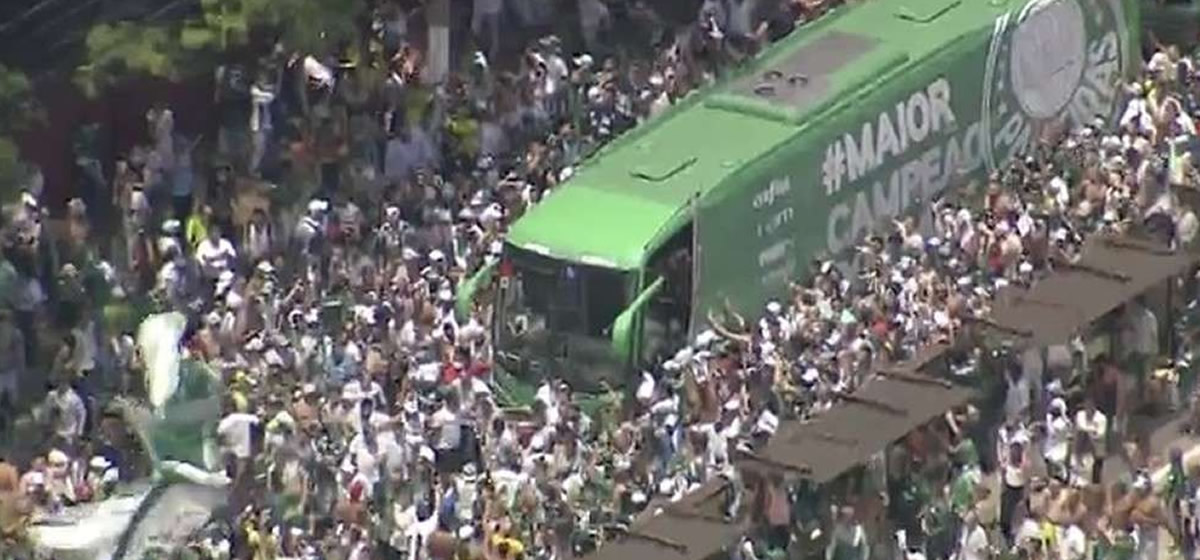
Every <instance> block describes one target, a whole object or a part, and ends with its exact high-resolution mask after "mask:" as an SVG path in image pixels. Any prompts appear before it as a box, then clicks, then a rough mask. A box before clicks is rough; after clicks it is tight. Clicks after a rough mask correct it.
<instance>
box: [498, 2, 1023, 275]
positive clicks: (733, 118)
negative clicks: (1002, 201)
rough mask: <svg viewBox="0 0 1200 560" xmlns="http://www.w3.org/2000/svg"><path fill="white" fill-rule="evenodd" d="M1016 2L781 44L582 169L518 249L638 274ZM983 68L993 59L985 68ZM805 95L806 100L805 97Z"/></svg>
mask: <svg viewBox="0 0 1200 560" xmlns="http://www.w3.org/2000/svg"><path fill="white" fill-rule="evenodd" d="M1010 4H1013V5H1017V4H1019V2H1018V0H990V1H988V0H901V1H900V2H866V3H862V4H857V5H854V6H850V7H846V8H842V9H841V12H840V13H837V14H832V15H831V16H829V17H826V18H824V19H821V20H818V21H817V22H814V23H813V24H810V25H809V26H808V27H805V28H802V29H800V30H798V31H797V32H795V33H793V34H792V35H791V36H789V37H787V38H786V39H784V40H782V41H780V42H779V43H778V44H776V45H774V46H772V47H771V48H770V49H769V50H768V51H767V52H765V53H764V54H763V55H762V56H761V57H760V58H759V60H757V61H755V63H754V64H752V65H751V66H750V67H749V68H747V69H745V70H744V71H741V72H739V74H738V76H737V77H734V78H733V79H731V80H726V81H724V82H722V83H720V84H718V85H717V86H715V87H714V88H712V89H710V90H709V91H708V92H705V93H703V94H698V95H694V96H692V97H693V98H692V99H689V100H688V101H687V102H685V103H683V104H681V105H680V106H678V107H675V108H674V109H673V110H672V111H670V112H669V113H668V114H666V115H663V116H662V117H660V118H658V119H656V120H655V121H653V122H651V123H648V124H647V125H645V126H642V127H639V128H637V129H634V130H633V131H631V132H630V133H629V134H626V135H625V136H624V137H622V138H620V139H618V140H617V141H616V142H613V143H612V144H611V145H610V146H608V147H607V148H605V149H604V150H602V151H601V152H600V153H598V154H596V155H595V156H593V157H592V158H591V159H590V160H589V161H587V162H585V163H584V164H582V165H581V167H580V168H579V169H578V171H577V172H576V174H575V176H574V177H572V178H571V179H570V180H569V181H568V182H567V183H565V184H564V185H563V186H562V187H560V188H559V189H558V190H557V192H554V193H552V194H550V195H549V196H547V197H546V199H545V200H544V201H543V202H542V203H541V204H539V205H538V206H536V207H535V208H533V209H531V210H530V211H529V213H528V214H526V215H525V216H523V217H522V218H521V219H520V220H518V221H517V223H515V224H514V225H513V228H512V230H511V232H510V235H509V241H510V242H511V243H513V244H515V245H517V246H522V247H536V248H537V249H538V250H540V251H541V252H544V253H548V254H549V255H551V256H553V257H555V258H561V259H565V260H570V261H576V262H585V261H590V262H591V264H598V265H605V266H609V267H612V268H620V269H633V268H637V267H639V266H640V265H641V264H642V262H643V260H644V259H645V258H646V252H647V250H648V249H650V248H651V246H652V245H653V244H654V242H655V241H656V240H657V239H658V238H659V237H660V236H663V235H666V234H669V233H670V232H672V231H674V230H675V229H676V228H677V227H678V226H679V225H680V224H682V223H685V222H686V219H685V218H686V215H687V207H688V205H689V204H690V202H691V201H692V200H693V199H694V198H697V197H699V198H708V197H711V196H715V195H719V194H721V193H719V191H720V190H721V186H722V185H724V184H728V185H731V186H730V188H736V185H737V183H734V182H726V181H725V180H726V179H727V178H729V177H730V176H731V175H733V174H734V173H736V172H737V171H738V170H739V169H741V168H743V167H745V166H746V165H748V164H750V163H752V162H753V161H755V160H757V159H758V158H760V157H762V156H763V155H765V154H767V153H769V152H771V151H772V150H773V149H775V148H777V147H779V146H780V145H783V144H785V143H786V142H788V140H789V139H791V138H793V137H794V136H796V135H797V134H799V133H800V132H801V131H802V130H804V129H805V128H806V127H807V126H810V125H812V124H814V123H815V122H817V121H818V117H819V116H820V115H822V114H825V113H828V112H829V111H831V110H835V109H841V108H843V107H845V106H848V105H852V104H853V103H854V102H855V98H856V97H857V95H847V93H848V92H860V91H862V90H864V88H868V87H870V85H871V84H873V83H877V82H880V81H883V80H887V79H888V77H889V76H890V75H891V74H893V73H894V72H896V71H899V70H901V69H903V68H906V67H908V66H910V65H913V64H917V63H919V62H920V61H922V60H924V59H926V58H928V57H929V56H931V55H933V54H934V53H935V52H937V51H938V50H940V49H943V48H946V47H947V46H948V45H950V44H952V43H954V42H955V41H956V40H958V39H959V38H961V37H963V36H966V35H969V34H970V32H971V31H978V30H983V29H988V28H990V27H991V26H992V24H993V21H994V20H995V18H996V17H997V16H998V15H999V14H1001V13H1003V12H1004V11H1005V10H1006V9H1008V8H1009V5H1010ZM980 63H981V64H982V63H983V61H980ZM800 90H803V91H800Z"/></svg>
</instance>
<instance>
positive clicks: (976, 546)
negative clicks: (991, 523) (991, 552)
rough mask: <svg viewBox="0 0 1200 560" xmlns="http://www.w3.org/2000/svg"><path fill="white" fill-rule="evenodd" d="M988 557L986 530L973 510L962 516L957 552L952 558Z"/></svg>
mask: <svg viewBox="0 0 1200 560" xmlns="http://www.w3.org/2000/svg"><path fill="white" fill-rule="evenodd" d="M987 558H988V536H987V531H986V530H984V528H983V527H982V526H981V525H979V520H978V519H977V518H976V517H975V512H973V511H970V512H967V514H966V515H965V516H963V526H962V534H961V535H960V536H959V537H958V552H957V553H956V554H955V555H954V560H986V559H987Z"/></svg>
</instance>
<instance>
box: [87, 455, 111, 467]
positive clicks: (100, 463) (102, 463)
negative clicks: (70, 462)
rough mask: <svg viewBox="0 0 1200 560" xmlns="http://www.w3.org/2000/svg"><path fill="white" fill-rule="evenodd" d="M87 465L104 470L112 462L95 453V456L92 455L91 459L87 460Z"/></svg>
mask: <svg viewBox="0 0 1200 560" xmlns="http://www.w3.org/2000/svg"><path fill="white" fill-rule="evenodd" d="M88 466H89V467H91V468H93V469H99V470H104V469H107V468H109V467H111V466H112V462H111V461H109V460H108V458H107V457H105V456H103V455H96V456H95V457H92V460H91V461H89V462H88Z"/></svg>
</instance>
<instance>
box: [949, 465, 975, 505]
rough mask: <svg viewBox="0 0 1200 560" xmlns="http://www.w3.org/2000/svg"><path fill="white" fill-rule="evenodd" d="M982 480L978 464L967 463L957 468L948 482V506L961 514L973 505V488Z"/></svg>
mask: <svg viewBox="0 0 1200 560" xmlns="http://www.w3.org/2000/svg"><path fill="white" fill-rule="evenodd" d="M982 480H983V472H982V471H980V470H979V466H978V465H970V464H968V465H964V466H962V467H961V468H960V469H959V470H958V474H957V475H956V476H955V477H954V481H953V482H951V484H950V507H951V509H952V510H953V511H954V512H955V513H957V514H959V515H962V514H965V513H966V512H967V511H969V510H970V509H972V508H973V507H975V489H976V488H977V487H978V486H979V483H980V481H982Z"/></svg>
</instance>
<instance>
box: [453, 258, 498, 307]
mask: <svg viewBox="0 0 1200 560" xmlns="http://www.w3.org/2000/svg"><path fill="white" fill-rule="evenodd" d="M498 262H499V261H492V262H491V263H488V264H485V265H483V267H482V268H480V269H479V270H478V271H477V272H476V273H475V274H474V275H472V276H471V277H470V278H467V280H466V281H465V282H463V283H462V286H461V287H459V289H458V296H457V299H456V300H455V301H454V312H455V315H458V320H459V321H465V320H467V317H470V316H471V308H472V306H473V305H474V303H475V295H476V293H478V292H479V289H480V288H481V287H483V286H486V285H487V284H488V283H489V282H491V281H492V275H493V274H494V273H495V272H496V264H497V263H498Z"/></svg>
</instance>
